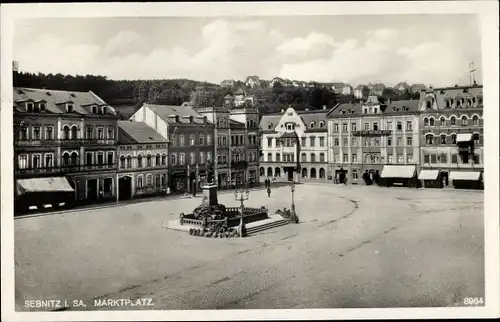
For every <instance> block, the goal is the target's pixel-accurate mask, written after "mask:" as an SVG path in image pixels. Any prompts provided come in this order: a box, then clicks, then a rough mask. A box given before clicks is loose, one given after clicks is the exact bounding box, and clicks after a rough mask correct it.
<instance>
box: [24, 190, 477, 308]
mask: <svg viewBox="0 0 500 322" xmlns="http://www.w3.org/2000/svg"><path fill="white" fill-rule="evenodd" d="M483 197H484V195H483V193H482V192H481V191H468V190H464V191H454V190H446V189H445V190H430V189H429V190H423V189H419V190H416V189H408V188H401V187H394V188H385V187H374V186H340V187H339V186H333V185H328V184H319V183H317V184H313V183H306V184H298V185H297V186H296V191H295V202H296V209H297V214H298V216H299V218H300V222H299V224H296V225H292V224H289V225H285V226H281V227H277V228H274V229H270V230H266V231H262V232H259V233H256V234H250V235H249V236H247V237H246V238H233V239H213V238H204V237H195V236H190V235H189V234H188V233H186V232H182V231H177V230H170V229H165V228H164V227H163V226H164V223H165V222H167V221H169V220H175V219H177V217H178V214H179V213H180V212H186V213H187V212H189V211H191V210H192V209H193V208H194V207H195V206H196V205H197V204H199V203H200V202H201V201H200V199H201V198H199V197H196V198H187V199H185V198H182V197H178V198H172V199H164V200H162V199H158V200H153V201H145V202H141V203H135V204H123V205H118V206H116V207H106V208H96V209H89V210H85V209H82V210H79V211H67V212H62V213H55V214H50V215H43V216H34V217H29V218H20V219H17V220H16V221H15V239H16V240H15V251H16V274H19V275H22V276H23V279H17V280H16V289H17V292H16V306H17V307H18V309H20V310H26V308H25V307H24V305H25V300H29V299H67V300H68V301H69V300H82V301H84V302H85V303H89V304H88V306H87V307H86V308H82V307H69V308H67V309H68V310H82V309H92V310H94V309H119V310H131V309H155V310H157V309H158V310H161V309H174V310H176V309H244V308H246V309H255V308H259V309H265V308H282V309H287V308H354V307H358V308H360V307H366V308H370V307H409V306H419V307H437V306H461V305H463V301H464V298H466V297H471V298H472V297H476V298H481V297H483V298H484V288H483V285H484V284H483V283H484V271H483V269H482V263H483V260H484V257H483V256H484V231H483V224H482V223H483ZM219 201H220V202H221V203H224V204H226V205H235V204H236V201H235V199H234V194H233V193H232V191H228V192H220V193H219ZM290 203H291V192H290V187H289V186H288V185H283V186H281V187H277V188H273V192H272V195H271V197H270V198H268V196H267V194H266V193H265V190H263V189H255V190H250V194H249V199H248V201H246V202H245V206H251V207H252V206H253V207H258V206H261V205H264V206H266V207H268V209H269V212H271V213H272V212H274V211H275V210H277V209H279V208H283V207H288V208H289V207H290ZM135 298H144V299H152V303H153V304H154V306H143V307H131V306H125V307H124V306H121V307H114V308H112V307H106V306H105V307H97V308H96V307H95V306H94V305H93V304H92V303H93V301H94V300H101V301H102V300H108V299H135ZM38 310H40V309H38ZM41 310H47V309H41Z"/></svg>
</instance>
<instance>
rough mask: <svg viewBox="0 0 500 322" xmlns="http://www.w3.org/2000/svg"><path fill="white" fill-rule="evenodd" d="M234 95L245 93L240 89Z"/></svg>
mask: <svg viewBox="0 0 500 322" xmlns="http://www.w3.org/2000/svg"><path fill="white" fill-rule="evenodd" d="M234 94H245V91H244V90H243V89H242V88H241V87H240V88H238V89H237V90H236V92H234Z"/></svg>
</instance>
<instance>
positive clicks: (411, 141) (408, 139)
mask: <svg viewBox="0 0 500 322" xmlns="http://www.w3.org/2000/svg"><path fill="white" fill-rule="evenodd" d="M406 145H413V138H412V137H411V136H408V137H407V138H406Z"/></svg>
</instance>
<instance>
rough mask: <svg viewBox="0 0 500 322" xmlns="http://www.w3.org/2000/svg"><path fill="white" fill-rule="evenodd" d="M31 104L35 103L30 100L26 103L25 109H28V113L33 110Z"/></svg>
mask: <svg viewBox="0 0 500 322" xmlns="http://www.w3.org/2000/svg"><path fill="white" fill-rule="evenodd" d="M33 106H35V104H33V103H31V102H28V103H26V109H27V110H28V112H30V113H32V112H33Z"/></svg>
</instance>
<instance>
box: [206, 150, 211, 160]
mask: <svg viewBox="0 0 500 322" xmlns="http://www.w3.org/2000/svg"><path fill="white" fill-rule="evenodd" d="M207 161H212V152H207Z"/></svg>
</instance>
